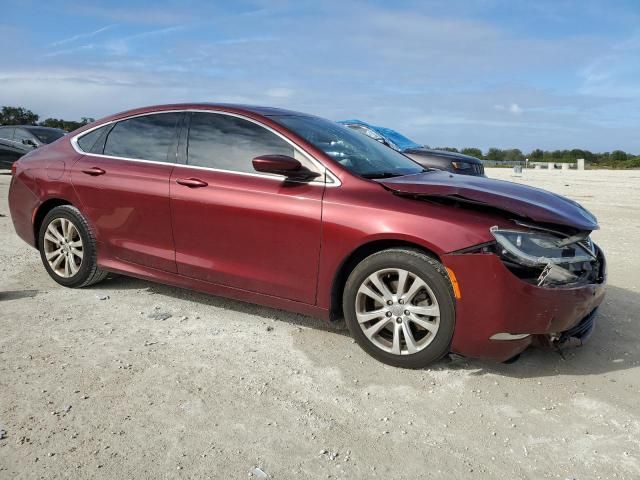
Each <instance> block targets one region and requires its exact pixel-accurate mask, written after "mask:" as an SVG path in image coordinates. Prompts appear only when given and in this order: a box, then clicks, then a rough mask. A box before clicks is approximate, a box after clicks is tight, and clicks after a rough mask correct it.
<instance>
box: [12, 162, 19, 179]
mask: <svg viewBox="0 0 640 480" xmlns="http://www.w3.org/2000/svg"><path fill="white" fill-rule="evenodd" d="M17 169H18V162H13V163H12V164H11V176H12V177H15V175H16V170H17Z"/></svg>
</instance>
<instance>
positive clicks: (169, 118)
mask: <svg viewBox="0 0 640 480" xmlns="http://www.w3.org/2000/svg"><path fill="white" fill-rule="evenodd" d="M183 117H184V113H182V112H169V113H154V114H149V115H143V116H136V117H133V118H130V119H125V120H121V121H119V122H117V123H115V124H110V125H107V126H104V127H102V128H100V129H97V130H93V131H90V132H89V133H87V134H86V135H84V136H82V137H79V138H78V139H77V140H76V141H75V146H76V148H78V149H80V150H83V151H84V152H86V154H85V155H84V156H83V157H82V158H80V160H78V161H77V162H76V163H75V164H74V165H73V167H72V171H71V181H72V183H73V186H74V188H75V191H76V193H77V195H78V197H79V198H80V201H81V203H82V210H83V213H84V214H85V215H86V216H87V217H88V218H89V220H90V222H91V224H92V226H93V227H94V229H95V231H96V234H97V240H98V245H99V248H100V249H101V253H102V256H103V257H104V258H115V259H118V260H122V261H125V262H130V263H134V264H138V265H143V266H145V267H151V268H154V269H158V270H164V271H169V272H176V271H177V269H176V263H175V249H174V243H173V235H172V226H171V209H170V202H169V179H170V177H171V171H172V170H173V168H174V166H175V163H176V148H177V133H178V129H179V125H180V124H181V122H182V119H183Z"/></svg>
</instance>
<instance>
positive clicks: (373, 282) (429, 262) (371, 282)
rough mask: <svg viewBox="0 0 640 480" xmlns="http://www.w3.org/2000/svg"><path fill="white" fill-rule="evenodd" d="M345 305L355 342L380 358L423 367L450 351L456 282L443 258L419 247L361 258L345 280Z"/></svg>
mask: <svg viewBox="0 0 640 480" xmlns="http://www.w3.org/2000/svg"><path fill="white" fill-rule="evenodd" d="M343 310H344V315H345V320H346V323H347V326H348V328H349V331H350V332H351V335H352V336H353V337H354V339H355V340H356V342H358V344H359V345H360V346H361V347H362V348H363V349H364V350H365V351H366V352H367V353H368V354H369V355H371V356H372V357H374V358H376V359H377V360H380V361H381V362H384V363H387V364H389V365H393V366H397V367H402V368H423V367H425V366H427V365H428V364H430V363H432V362H434V361H436V360H438V359H439V358H441V357H442V356H443V355H445V354H446V353H448V351H449V347H450V344H451V338H452V337H453V329H454V325H455V305H454V299H453V294H452V289H451V284H450V281H449V278H448V276H447V274H446V272H445V269H444V267H443V266H442V264H441V263H440V262H438V261H437V260H434V259H433V258H431V257H428V256H427V255H425V254H423V253H421V252H418V251H416V250H409V249H389V250H383V251H381V252H378V253H374V254H373V255H371V256H369V257H367V258H365V259H364V260H363V261H362V262H360V264H358V266H356V268H355V269H354V270H353V271H352V272H351V274H350V275H349V278H348V280H347V283H346V285H345V289H344V295H343Z"/></svg>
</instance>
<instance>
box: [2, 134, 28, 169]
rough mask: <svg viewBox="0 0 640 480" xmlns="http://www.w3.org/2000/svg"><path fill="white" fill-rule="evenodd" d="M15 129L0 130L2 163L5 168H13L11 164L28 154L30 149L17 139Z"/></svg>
mask: <svg viewBox="0 0 640 480" xmlns="http://www.w3.org/2000/svg"><path fill="white" fill-rule="evenodd" d="M16 130H18V129H17V128H15V127H2V128H0V162H1V163H2V164H3V166H4V167H5V168H11V164H12V163H13V162H15V161H16V160H17V159H19V158H20V157H21V156H23V155H24V154H25V153H27V152H28V151H29V150H30V148H28V147H27V146H26V145H24V144H23V143H22V142H21V141H20V140H16V139H15V132H16Z"/></svg>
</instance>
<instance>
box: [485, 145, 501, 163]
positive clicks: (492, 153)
mask: <svg viewBox="0 0 640 480" xmlns="http://www.w3.org/2000/svg"><path fill="white" fill-rule="evenodd" d="M484 158H486V159H487V160H495V161H497V162H500V161H502V160H504V152H503V151H502V150H500V149H499V148H490V149H489V150H488V151H487V154H486V155H485V156H484Z"/></svg>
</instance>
